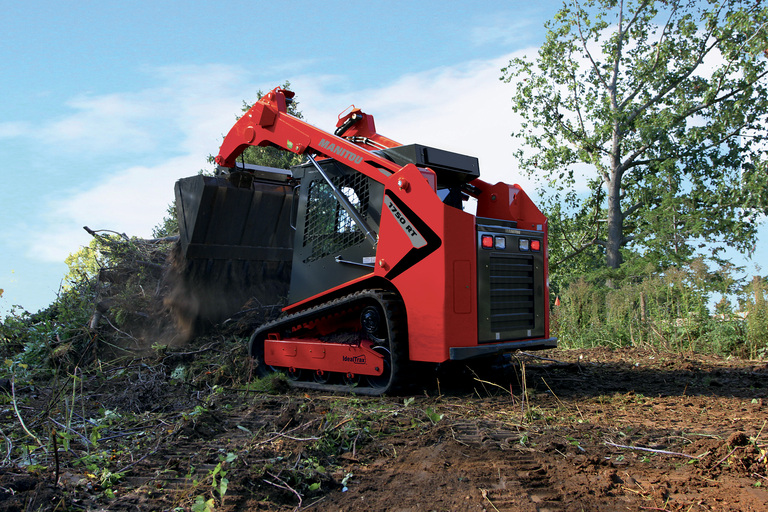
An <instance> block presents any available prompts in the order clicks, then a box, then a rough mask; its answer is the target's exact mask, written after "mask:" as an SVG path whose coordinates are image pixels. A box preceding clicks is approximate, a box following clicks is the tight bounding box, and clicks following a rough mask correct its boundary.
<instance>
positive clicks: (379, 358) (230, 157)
mask: <svg viewBox="0 0 768 512" xmlns="http://www.w3.org/2000/svg"><path fill="white" fill-rule="evenodd" d="M293 96H294V94H293V92H291V91H288V90H284V89H280V88H276V89H274V90H272V91H271V92H269V93H268V94H266V95H264V96H263V97H262V98H261V99H260V100H259V101H258V102H257V103H256V104H255V105H254V106H253V107H252V108H251V109H250V110H249V111H248V112H247V113H246V114H245V115H244V116H243V117H242V118H240V119H239V120H238V121H237V123H236V124H235V125H234V126H233V127H232V129H231V130H230V132H229V134H228V135H227V136H226V138H225V139H224V142H223V144H222V145H221V149H220V151H219V154H218V156H217V157H216V163H217V164H218V171H217V176H215V177H206V176H195V177H192V178H186V179H183V180H180V181H179V182H178V183H177V184H176V199H177V208H178V217H179V226H180V235H181V236H180V239H181V244H180V245H181V250H182V252H183V255H184V257H185V258H186V260H187V261H189V262H191V264H192V265H193V267H194V269H193V273H196V274H197V275H199V276H200V278H201V280H206V279H207V282H208V283H209V285H210V287H212V288H215V287H217V286H218V287H219V288H222V291H223V293H222V297H221V299H220V300H221V301H222V304H223V306H222V307H223V308H224V309H227V308H229V309H232V308H233V307H235V306H236V305H238V304H239V305H240V306H241V305H242V304H243V303H244V302H245V301H246V300H247V299H248V298H249V297H254V298H255V299H256V300H258V301H259V303H260V304H275V303H278V302H280V301H282V304H284V307H282V312H281V314H280V316H278V317H277V318H275V319H272V320H269V321H267V322H266V323H264V324H262V325H260V326H258V328H256V330H255V332H254V333H253V335H252V336H251V338H250V354H251V356H252V357H254V358H255V360H256V362H257V368H258V370H259V372H260V373H261V374H267V373H269V372H272V371H284V372H285V373H286V374H287V376H288V379H289V382H291V383H292V385H295V386H298V387H306V388H314V389H325V390H336V391H353V392H354V393H359V394H368V395H380V394H383V393H387V392H391V391H393V390H396V389H397V388H399V387H400V386H401V385H404V384H407V383H409V382H410V381H412V380H414V379H415V378H416V376H417V375H416V373H418V371H417V369H416V368H420V367H421V365H418V364H417V363H419V362H423V363H443V362H446V361H451V360H453V361H457V360H466V359H470V358H481V357H485V356H493V355H498V354H502V353H504V352H510V351H514V350H516V349H528V350H531V349H542V348H550V347H554V346H556V344H557V342H556V339H554V338H551V337H550V334H549V290H548V282H547V219H546V218H545V217H544V215H543V214H542V213H541V212H540V211H539V209H538V208H537V207H536V206H535V205H534V204H533V202H532V201H531V200H530V199H529V197H528V196H527V195H526V193H525V192H524V191H523V190H522V189H521V188H520V187H519V186H517V185H507V184H504V183H497V184H495V185H490V184H488V183H486V182H484V181H482V180H480V179H479V176H480V172H479V168H478V160H477V159H476V158H473V157H470V156H465V155H461V154H457V153H452V152H449V151H444V150H441V149H436V148H432V147H426V146H421V145H418V144H411V145H401V144H398V143H397V142H395V141H393V140H391V139H388V138H386V137H383V136H381V135H379V134H377V133H376V129H375V126H374V121H373V117H372V116H370V115H368V114H365V113H363V112H362V111H360V110H359V109H356V108H352V109H351V110H349V111H348V112H346V114H345V115H343V116H342V117H340V119H339V120H338V123H337V129H336V131H335V133H334V134H330V133H327V132H325V131H322V130H319V129H318V128H315V127H314V126H311V125H309V124H307V123H305V122H304V121H302V120H300V119H298V118H296V117H294V116H291V115H290V114H288V112H287V105H289V104H290V102H291V101H292V98H293ZM248 146H277V147H279V148H283V149H285V150H287V151H291V152H293V153H296V154H300V155H303V156H305V157H306V162H305V163H304V164H302V165H299V166H296V167H293V168H292V169H291V170H290V171H285V170H281V169H273V168H267V167H260V166H254V165H247V164H240V163H238V161H237V159H238V157H239V156H240V155H241V154H242V152H243V151H244V150H245V149H246V148H247V147H248ZM469 197H472V198H475V199H476V201H477V205H476V214H472V213H468V212H467V211H464V209H463V204H464V202H465V201H466V200H468V199H469ZM206 276H207V277H206ZM212 276H215V277H212ZM228 290H229V291H228ZM227 301H230V302H231V303H230V304H227ZM237 307H239V306H237Z"/></svg>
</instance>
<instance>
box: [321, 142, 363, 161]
mask: <svg viewBox="0 0 768 512" xmlns="http://www.w3.org/2000/svg"><path fill="white" fill-rule="evenodd" d="M318 146H320V147H321V148H323V149H324V150H326V151H327V152H328V154H329V155H331V154H335V155H338V156H340V157H341V158H346V159H347V160H349V161H350V162H352V163H355V164H359V163H360V162H362V161H363V157H362V156H360V155H356V154H354V153H352V152H351V151H347V150H346V149H344V148H342V147H336V144H334V143H332V142H331V141H329V140H326V139H321V140H320V143H319V144H318Z"/></svg>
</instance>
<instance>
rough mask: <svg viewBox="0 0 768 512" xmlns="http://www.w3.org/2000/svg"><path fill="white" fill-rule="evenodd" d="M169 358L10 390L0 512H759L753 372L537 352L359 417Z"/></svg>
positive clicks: (322, 397)
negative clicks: (22, 429)
mask: <svg viewBox="0 0 768 512" xmlns="http://www.w3.org/2000/svg"><path fill="white" fill-rule="evenodd" d="M179 350H180V351H177V352H164V353H162V354H159V355H158V356H156V358H155V359H154V360H146V359H145V360H133V361H130V362H126V363H123V364H121V365H117V364H107V363H102V365H101V367H98V365H97V368H95V369H94V370H93V371H91V372H88V373H82V372H81V373H79V374H78V380H76V381H75V380H73V379H72V378H71V377H70V378H59V379H58V380H57V381H51V382H47V383H36V384H35V385H34V386H26V387H24V388H20V389H16V390H15V393H16V401H17V403H18V404H21V407H20V409H19V413H20V415H21V417H22V418H24V419H25V420H26V421H25V424H26V427H27V428H28V429H29V430H30V432H31V433H32V434H35V435H37V437H38V440H39V441H40V442H41V444H42V445H43V446H37V445H36V444H35V442H34V440H33V439H32V438H31V437H29V436H27V437H26V438H25V439H24V440H19V438H18V437H14V438H13V439H17V441H16V442H15V443H12V442H11V438H12V436H11V435H10V431H11V430H13V429H16V430H17V431H18V426H19V420H18V416H17V415H16V413H15V411H14V409H13V406H12V400H11V399H10V395H8V396H7V397H6V399H5V400H3V401H2V403H3V404H5V405H2V428H3V436H4V437H5V444H3V448H2V453H1V454H0V456H5V458H4V460H3V466H2V467H1V468H0V511H16V510H19V511H21V510H41V511H53V510H114V511H129V510H131V511H136V510H140V511H143V510H146V511H150V510H157V511H160V510H168V511H173V510H179V511H182V510H195V511H213V510H216V511H219V510H221V511H251V510H270V511H272V510H274V511H290V510H317V511H387V512H394V511H400V512H405V511H430V510H435V511H488V512H491V511H493V512H497V511H498V512H501V511H539V512H544V511H566V510H567V511H572V510H600V511H606V510H607V511H613V510H616V511H625V510H638V511H639V510H669V511H673V510H674V511H678V510H680V511H699V510H733V511H763V510H766V509H768V490H767V488H768V458H767V456H766V453H767V450H768V429H767V428H766V427H768V410H767V409H766V407H767V406H768V365H767V364H766V363H765V362H756V361H744V360H735V359H730V360H725V359H720V358H715V357H709V356H701V355H696V354H688V355H679V354H667V353H661V352H653V351H643V350H637V349H622V350H607V349H593V350H578V351H566V350H552V351H547V352H541V353H536V354H535V355H525V354H522V355H521V354H518V355H517V356H515V357H513V358H511V360H509V361H508V363H507V364H504V365H501V366H496V367H494V368H476V369H472V370H468V369H461V371H459V369H458V368H454V369H450V368H448V369H441V371H439V372H437V373H434V374H431V373H430V374H429V376H428V377H426V378H425V384H422V385H421V386H419V387H417V388H415V389H414V390H412V392H411V393H410V394H405V395H401V396H396V397H385V398H361V397H355V396H350V395H327V394H323V393H318V392H305V391H298V390H292V389H288V388H287V387H285V386H284V384H283V383H281V381H279V380H277V381H274V382H273V383H271V384H270V385H269V386H267V387H266V389H265V390H259V389H260V388H259V386H263V385H264V383H263V382H261V383H253V382H251V381H250V377H249V371H250V368H249V366H248V364H247V361H246V358H245V354H244V350H243V349H242V348H241V347H239V346H237V345H232V344H226V343H224V342H221V343H218V344H213V343H210V342H209V343H208V344H206V345H197V346H192V347H185V348H184V349H179ZM213 361H215V362H213ZM96 370H98V371H96ZM66 397H69V398H66ZM52 431H55V432H56V434H55V435H52V434H51V432H52ZM54 437H55V438H56V439H57V440H58V441H57V445H56V447H55V448H54V446H53V445H52V443H51V439H52V438H54ZM46 440H47V441H46ZM9 443H11V444H9ZM22 444H25V445H29V446H28V447H27V448H26V449H25V450H22V449H21V446H20V445H22ZM65 444H66V446H65ZM55 455H56V456H55Z"/></svg>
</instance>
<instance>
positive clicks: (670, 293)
mask: <svg viewBox="0 0 768 512" xmlns="http://www.w3.org/2000/svg"><path fill="white" fill-rule="evenodd" d="M630 268H631V267H630V266H625V267H622V269H621V271H620V272H615V271H609V272H607V274H609V276H610V279H606V273H603V274H601V273H593V274H590V275H588V276H587V277H583V278H577V279H575V280H573V281H571V282H569V283H567V284H566V285H564V286H562V287H561V288H560V290H559V292H558V294H557V297H558V298H559V304H558V305H557V306H553V308H552V327H553V331H554V333H555V335H556V336H558V338H559V340H560V343H561V345H562V346H565V347H573V348H591V347H596V346H613V347H622V346H638V347H656V348H660V349H663V350H667V351H673V352H678V353H684V352H704V353H707V352H710V353H716V354H721V355H738V356H743V357H756V356H764V355H765V351H766V347H768V321H766V319H767V318H768V306H766V303H765V300H764V299H762V300H761V298H762V297H763V295H761V294H760V293H759V292H758V293H755V294H754V297H755V300H754V301H752V302H750V303H749V304H750V306H748V307H749V308H751V309H748V314H747V316H746V319H744V317H743V316H739V315H737V314H735V313H734V312H733V310H732V307H731V306H730V304H729V302H728V300H727V298H726V293H731V292H734V291H735V288H734V287H732V286H730V287H728V288H727V290H726V289H725V288H723V290H724V291H723V292H722V293H723V298H722V300H721V301H720V302H719V303H718V305H717V306H716V308H715V309H716V311H718V314H716V315H710V314H709V312H708V301H709V296H710V292H711V289H712V283H713V282H717V281H718V279H721V280H722V276H720V277H718V276H717V275H712V274H710V273H709V272H708V270H707V268H706V266H704V265H703V263H702V261H701V260H695V261H694V262H692V263H691V264H689V265H685V266H679V267H678V266H675V267H667V268H665V269H663V271H660V272H658V271H657V270H656V269H655V268H654V267H653V266H650V267H647V268H646V269H642V268H636V269H634V272H632V273H627V272H626V270H627V269H630ZM727 271H728V269H726V270H725V272H726V273H727ZM607 281H611V282H612V284H613V286H611V287H609V286H607V285H606V282H607ZM763 289H764V288H763ZM747 290H748V289H744V290H742V291H741V292H740V293H741V294H742V296H743V295H744V294H745V293H746V291H747ZM750 322H751V323H750ZM750 325H752V326H753V327H750ZM760 350H762V352H760Z"/></svg>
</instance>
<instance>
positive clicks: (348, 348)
mask: <svg viewBox="0 0 768 512" xmlns="http://www.w3.org/2000/svg"><path fill="white" fill-rule="evenodd" d="M372 345H373V344H372V343H371V342H370V341H363V342H362V343H361V344H360V345H359V346H358V345H347V344H341V343H323V342H320V341H307V340H302V339H281V340H274V339H268V340H266V341H265V342H264V362H266V363H267V364H268V365H271V366H282V367H285V368H302V369H308V370H313V371H316V370H322V371H326V372H339V373H343V374H350V375H381V374H382V371H383V369H384V360H383V358H382V356H381V354H379V353H377V352H375V351H374V350H371V346H372Z"/></svg>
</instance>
